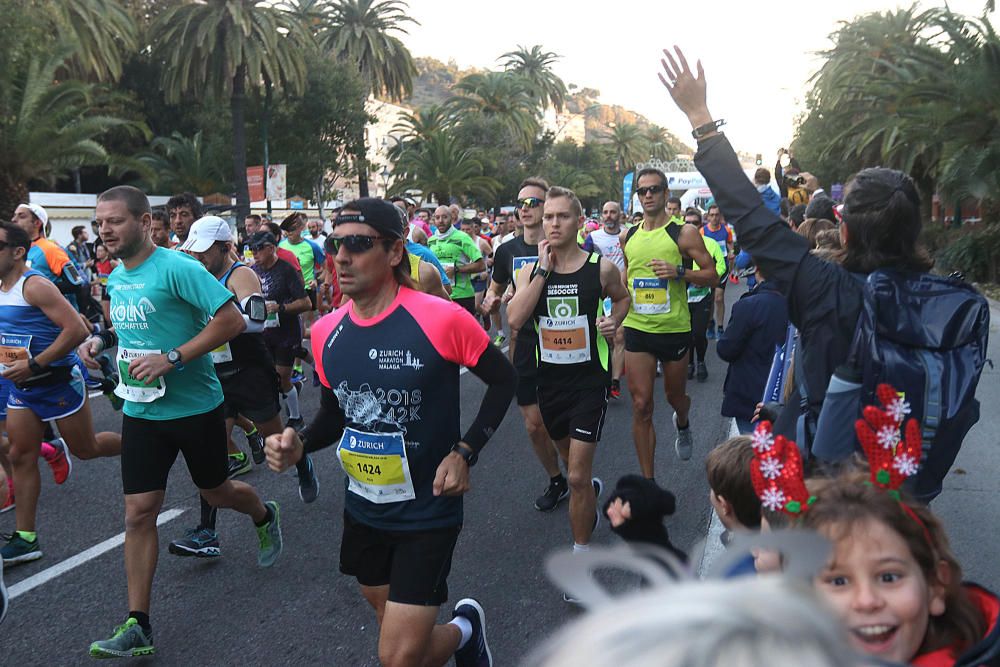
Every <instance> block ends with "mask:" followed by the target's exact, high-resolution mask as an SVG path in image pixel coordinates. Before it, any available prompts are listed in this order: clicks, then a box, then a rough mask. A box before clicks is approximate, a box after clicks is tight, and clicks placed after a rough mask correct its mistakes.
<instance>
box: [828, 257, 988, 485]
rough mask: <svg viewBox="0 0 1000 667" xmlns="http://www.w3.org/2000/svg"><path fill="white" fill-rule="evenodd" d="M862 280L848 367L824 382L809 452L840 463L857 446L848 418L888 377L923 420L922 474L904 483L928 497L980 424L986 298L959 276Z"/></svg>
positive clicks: (887, 273) (889, 275)
mask: <svg viewBox="0 0 1000 667" xmlns="http://www.w3.org/2000/svg"><path fill="white" fill-rule="evenodd" d="M858 279H859V280H864V281H865V282H864V296H863V303H862V309H861V315H860V317H859V318H858V327H857V329H856V330H855V334H854V339H853V340H852V342H851V348H850V352H849V354H848V362H847V364H846V365H845V366H842V367H840V368H838V369H837V371H836V372H835V373H834V375H833V377H832V378H831V379H830V387H829V389H828V391H827V396H826V398H825V399H824V401H823V409H822V411H821V413H820V417H819V422H818V424H817V430H816V436H815V438H814V440H813V446H812V452H813V454H814V455H815V456H816V457H817V458H819V459H821V460H825V461H840V460H843V459H845V458H848V457H849V456H850V455H851V454H852V453H853V452H854V451H860V446H859V445H858V443H857V437H856V436H855V434H854V421H855V420H856V419H857V418H858V417H860V415H861V409H862V407H863V406H865V405H876V404H877V400H876V398H875V389H876V387H877V386H878V385H879V384H880V383H883V382H884V383H888V384H891V385H892V386H893V387H895V388H896V389H897V390H898V391H900V392H903V393H904V394H905V400H906V401H907V402H908V403H909V404H910V409H911V410H912V412H911V413H910V415H909V416H910V417H913V418H915V419H916V420H917V421H918V422H920V424H921V427H922V435H923V453H922V457H921V466H920V472H918V473H917V475H916V477H914V478H911V479H910V480H909V483H910V484H911V486H910V488H909V490H910V491H911V492H912V493H913V494H914V495H915V496H917V497H918V498H920V499H922V500H924V501H929V500H930V499H932V498H934V497H935V496H936V495H937V494H939V493H940V492H941V486H942V483H943V481H944V478H945V476H946V475H947V474H948V471H949V470H950V469H951V466H952V464H953V463H954V462H955V457H956V456H957V455H958V450H959V449H960V448H961V446H962V441H963V440H964V439H965V436H966V434H967V433H968V432H969V429H971V428H972V427H973V426H974V425H975V424H976V422H978V421H979V401H978V400H976V397H975V396H976V387H977V386H978V384H979V377H980V375H982V372H983V366H984V365H985V364H986V354H987V344H988V339H989V325H990V308H989V304H988V303H987V301H986V299H985V298H984V297H983V296H982V295H981V294H979V293H978V292H977V291H976V290H975V289H974V288H973V287H972V286H971V285H969V284H968V283H966V282H965V281H964V280H961V279H959V278H955V277H943V276H936V275H932V274H929V273H904V272H897V271H891V270H885V269H882V270H878V271H875V272H874V273H871V274H870V275H869V276H868V277H867V279H864V278H863V277H861V276H859V277H858ZM848 443H849V444H848Z"/></svg>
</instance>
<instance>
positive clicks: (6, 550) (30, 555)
mask: <svg viewBox="0 0 1000 667" xmlns="http://www.w3.org/2000/svg"><path fill="white" fill-rule="evenodd" d="M4 537H5V538H6V539H7V544H5V545H4V547H3V548H2V549H0V556H3V562H4V565H16V564H18V563H29V562H31V561H33V560H38V559H39V558H41V557H42V550H41V549H39V548H38V538H37V537H36V538H35V541H34V542H29V541H28V540H26V539H24V538H23V537H21V533H19V532H17V531H16V530H15V531H14V533H13V534H12V535H4Z"/></svg>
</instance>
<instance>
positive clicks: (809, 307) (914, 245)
mask: <svg viewBox="0 0 1000 667" xmlns="http://www.w3.org/2000/svg"><path fill="white" fill-rule="evenodd" d="M664 54H665V55H666V57H667V59H668V60H669V65H667V63H664V64H665V68H664V69H665V71H664V74H661V75H660V79H661V81H662V82H663V84H664V86H666V87H667V90H668V91H669V92H670V95H671V97H673V99H674V102H675V103H676V104H677V106H678V107H679V108H680V109H681V111H683V112H684V113H685V114H686V115H687V117H688V120H689V121H690V123H691V126H692V127H693V128H696V129H698V130H699V132H698V134H699V135H700V136H698V137H697V138H698V152H697V154H696V155H695V165H696V166H697V168H698V171H699V172H701V173H702V175H704V177H705V180H706V181H707V182H708V186H709V187H710V188H711V190H712V194H713V195H714V196H715V199H716V202H717V203H718V204H719V206H720V208H721V209H722V211H723V213H724V215H725V216H726V220H727V221H729V222H730V223H731V224H732V225H733V226H734V227H735V229H736V236H737V238H739V240H740V244H741V245H742V247H743V248H745V249H746V250H747V251H749V252H750V254H751V255H753V258H754V260H755V262H756V263H757V266H758V267H759V268H760V269H761V270H762V271H763V272H764V274H765V275H767V277H768V279H769V280H771V281H772V282H773V284H774V285H775V287H777V288H779V289H780V290H781V292H782V293H784V294H785V295H786V296H787V297H788V317H789V320H790V321H791V322H792V324H794V325H795V326H796V327H797V328H798V330H799V333H800V345H799V349H798V350H797V352H796V354H800V355H801V358H800V359H799V363H798V364H797V365H796V368H797V369H798V368H801V369H803V371H804V372H803V373H802V374H801V375H799V374H798V371H796V374H797V377H796V383H800V382H801V383H802V384H804V386H805V388H806V393H807V395H808V398H807V399H806V401H805V408H804V409H803V408H802V407H800V404H799V401H797V400H790V401H788V403H786V405H785V408H784V410H785V411H786V412H787V411H789V410H792V411H796V412H798V411H800V410H802V413H803V415H802V416H803V417H804V418H805V419H806V420H807V422H811V423H812V425H813V428H814V426H815V420H816V419H817V418H818V416H819V411H820V408H821V407H822V405H823V399H824V397H825V396H826V388H827V385H828V384H829V382H830V376H831V375H832V374H833V371H834V370H835V369H836V368H837V366H839V365H841V364H843V363H844V362H845V361H846V359H847V352H848V349H849V347H850V344H851V339H852V337H853V335H854V330H855V328H856V327H857V324H858V316H859V314H860V312H861V307H862V298H863V290H864V285H863V283H862V282H861V281H859V280H858V279H857V278H856V277H855V276H854V275H851V274H861V275H867V274H869V273H871V272H872V271H875V270H876V269H880V268H894V269H898V270H904V271H916V272H923V271H928V270H929V269H930V268H931V266H932V265H933V262H932V261H931V259H930V258H929V256H928V255H927V253H926V252H925V251H924V250H923V248H922V247H921V245H920V243H919V241H918V238H919V236H920V229H921V220H920V196H919V194H917V189H916V186H915V185H914V184H913V181H912V179H910V177H909V176H907V175H906V174H904V173H902V172H900V171H895V170H892V169H882V168H875V169H865V170H863V171H861V172H860V173H858V174H857V176H856V177H855V178H854V180H853V181H852V182H851V183H850V184H849V185H848V187H847V188H846V191H847V196H846V198H845V201H844V210H843V222H842V224H841V225H840V235H841V240H842V241H843V250H842V251H841V252H840V256H839V263H831V262H827V261H824V260H822V259H820V258H818V257H816V256H815V255H813V254H811V253H810V252H809V251H810V249H811V248H810V247H809V242H808V241H807V240H806V239H805V238H803V237H802V236H799V235H798V234H796V233H795V232H794V231H792V230H791V229H790V228H789V226H788V225H787V224H785V223H784V222H782V220H781V218H780V217H778V216H777V215H775V214H774V213H773V212H772V211H770V210H769V209H768V208H767V207H766V206H764V204H763V202H761V200H760V195H759V194H758V193H757V190H756V189H755V188H754V186H753V184H752V183H751V182H750V181H749V180H748V179H747V177H746V175H745V174H744V173H743V170H742V168H741V167H740V163H739V159H738V158H737V157H736V152H735V151H734V150H733V148H732V146H730V145H729V140H728V139H726V137H725V136H724V135H722V134H721V133H719V132H717V131H716V130H714V129H712V125H713V123H714V121H713V120H712V115H711V114H710V113H709V111H708V105H707V104H706V101H705V78H704V72H703V71H702V69H701V66H700V63H699V66H698V68H697V70H698V71H697V77H696V76H695V75H694V74H692V72H691V70H690V68H689V66H688V64H687V62H686V61H685V60H683V58H681V59H680V62H679V63H678V62H677V61H675V60H674V58H673V56H672V55H671V54H670V53H668V52H667V51H664ZM679 54H680V52H679V50H678V55H679ZM788 421H790V420H786V419H780V420H779V422H778V423H779V424H781V423H787V422H788ZM776 426H777V425H776ZM776 431H777V429H776ZM807 432H808V424H807ZM781 434H782V435H785V436H786V437H794V436H795V433H794V432H783V433H781ZM798 444H799V445H800V446H803V447H808V443H804V442H799V443H798Z"/></svg>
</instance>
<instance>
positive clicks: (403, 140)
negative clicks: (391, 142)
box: [387, 104, 455, 162]
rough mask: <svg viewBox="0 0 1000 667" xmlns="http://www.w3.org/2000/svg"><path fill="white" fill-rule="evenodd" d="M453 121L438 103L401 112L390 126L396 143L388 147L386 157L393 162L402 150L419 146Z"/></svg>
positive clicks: (452, 117) (450, 125) (450, 115)
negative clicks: (408, 111)
mask: <svg viewBox="0 0 1000 667" xmlns="http://www.w3.org/2000/svg"><path fill="white" fill-rule="evenodd" d="M454 122H455V118H454V116H453V115H452V114H451V113H450V112H449V111H448V109H446V108H445V107H443V106H441V105H438V104H431V105H430V106H426V107H423V108H422V109H417V110H416V111H413V112H410V113H404V114H402V115H401V116H400V119H399V121H398V122H397V123H396V124H395V125H393V126H392V134H393V135H395V137H397V139H396V145H395V146H393V147H392V148H390V149H389V152H388V155H387V157H388V158H389V160H390V161H392V162H395V161H396V160H398V159H399V156H400V155H401V154H402V152H403V151H404V150H407V149H409V148H413V147H418V148H419V147H420V146H421V145H422V144H423V142H425V141H427V140H428V139H429V138H430V137H432V136H434V135H435V134H436V133H438V132H441V131H442V130H447V129H449V128H451V127H452V126H453V124H454Z"/></svg>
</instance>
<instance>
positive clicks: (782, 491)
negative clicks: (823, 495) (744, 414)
mask: <svg viewBox="0 0 1000 667" xmlns="http://www.w3.org/2000/svg"><path fill="white" fill-rule="evenodd" d="M752 440H753V448H754V457H753V462H752V463H751V464H750V477H751V479H752V480H753V489H754V491H755V492H756V493H757V497H758V498H760V504H761V505H762V506H763V507H764V508H765V509H768V510H770V511H772V512H777V511H782V512H784V513H785V514H788V515H789V516H793V517H797V516H801V515H802V513H803V512H805V511H806V510H807V509H808V508H809V505H811V504H812V503H813V501H814V500H815V497H812V496H810V495H809V491H807V490H806V482H805V479H804V477H803V473H802V456H801V455H800V454H799V448H798V446H797V445H796V444H795V443H794V442H792V441H790V440H787V439H786V438H785V437H784V436H781V435H779V436H777V437H775V436H774V434H773V433H772V432H771V422H767V421H762V422H760V423H759V424H757V428H756V429H755V430H754V432H753V436H752Z"/></svg>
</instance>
